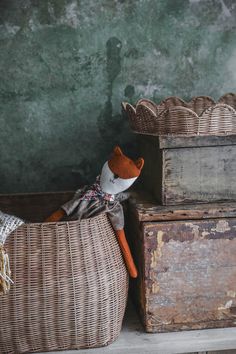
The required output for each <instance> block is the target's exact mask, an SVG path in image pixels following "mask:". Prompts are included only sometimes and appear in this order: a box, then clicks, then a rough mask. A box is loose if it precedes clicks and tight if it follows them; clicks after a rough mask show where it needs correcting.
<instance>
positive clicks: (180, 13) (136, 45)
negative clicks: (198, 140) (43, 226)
mask: <svg viewBox="0 0 236 354" xmlns="http://www.w3.org/2000/svg"><path fill="white" fill-rule="evenodd" d="M235 69H236V1H235V0H200V1H199V0H116V1H113V0H72V1H66V0H41V1H40V0H31V1H30V0H2V1H1V2H0V151H1V154H0V166H1V170H0V192H1V193H7V192H27V191H46V190H60V189H73V188H75V187H76V186H79V185H81V184H82V183H85V182H91V181H92V180H93V178H94V177H95V176H96V174H97V172H98V171H99V170H100V167H101V165H102V163H103V162H104V160H105V159H106V158H107V156H108V154H109V152H110V150H111V148H112V147H113V146H114V144H115V143H120V144H121V146H122V147H123V148H124V149H125V151H126V152H130V153H134V152H135V144H134V137H133V135H132V134H131V133H130V132H129V127H128V124H127V122H126V121H125V120H124V118H122V116H121V113H120V102H121V101H122V100H128V101H132V102H134V101H135V100H136V99H138V98H139V97H142V96H144V97H147V98H152V99H154V100H157V101H159V100H160V99H162V98H164V97H166V96H169V95H178V96H181V97H183V98H185V99H188V98H190V97H191V96H194V95H201V94H206V95H211V96H213V97H214V98H218V97H219V96H220V95H222V94H223V93H226V92H228V91H235V89H236V70H235Z"/></svg>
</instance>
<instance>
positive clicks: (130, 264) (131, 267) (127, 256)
mask: <svg viewBox="0 0 236 354" xmlns="http://www.w3.org/2000/svg"><path fill="white" fill-rule="evenodd" d="M115 232H116V236H117V239H118V242H119V245H120V248H121V251H122V254H123V257H124V260H125V264H126V267H127V269H128V272H129V275H130V276H131V278H137V276H138V272H137V268H136V266H135V264H134V260H133V257H132V254H131V252H130V248H129V245H128V242H127V240H126V237H125V232H124V230H123V229H122V230H115Z"/></svg>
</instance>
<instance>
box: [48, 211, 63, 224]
mask: <svg viewBox="0 0 236 354" xmlns="http://www.w3.org/2000/svg"><path fill="white" fill-rule="evenodd" d="M65 214H66V213H65V211H64V210H63V209H58V210H57V211H54V213H52V214H51V215H50V216H49V217H48V218H47V219H46V220H44V222H56V221H60V220H61V219H62V218H63V216H64V215H65Z"/></svg>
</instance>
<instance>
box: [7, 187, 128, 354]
mask: <svg viewBox="0 0 236 354" xmlns="http://www.w3.org/2000/svg"><path fill="white" fill-rule="evenodd" d="M69 197H70V196H69V195H68V194H65V193H57V194H38V195H18V196H0V209H1V210H3V211H5V212H8V213H12V214H13V213H14V214H16V215H18V216H20V217H25V218H26V219H28V220H32V221H34V222H36V223H30V224H25V225H22V226H20V227H19V228H18V229H17V230H16V231H14V232H13V233H12V234H11V235H10V237H9V238H8V239H7V241H6V248H7V251H8V254H9V257H10V262H11V268H12V272H13V279H14V283H15V284H14V286H12V288H11V290H10V292H9V293H8V294H6V295H3V296H1V297H0V353H1V354H19V353H26V352H37V351H40V352H41V351H51V350H62V349H64V350H65V349H78V348H92V347H99V346H104V345H107V344H109V343H111V342H113V341H114V340H115V339H116V338H117V337H118V335H119V333H120V330H121V325H122V320H123V316H124V311H125V307H126V301H127V292H128V274H127V271H126V267H125V265H124V262H123V258H122V255H121V252H120V248H119V246H118V243H117V240H116V236H115V234H114V231H113V229H112V227H111V225H110V222H109V221H108V219H107V216H106V215H105V214H102V215H99V216H97V217H94V218H91V219H86V220H82V221H81V222H78V221H70V222H58V223H41V222H39V221H40V220H43V219H44V218H45V217H46V216H47V215H50V213H51V212H52V211H53V210H55V209H56V208H58V206H60V205H61V204H62V203H64V202H65V201H66V200H68V199H69Z"/></svg>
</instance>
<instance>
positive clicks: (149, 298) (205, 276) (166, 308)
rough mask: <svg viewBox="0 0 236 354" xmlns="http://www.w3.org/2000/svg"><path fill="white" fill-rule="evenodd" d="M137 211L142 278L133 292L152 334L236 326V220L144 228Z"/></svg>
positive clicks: (133, 234) (133, 229)
mask: <svg viewBox="0 0 236 354" xmlns="http://www.w3.org/2000/svg"><path fill="white" fill-rule="evenodd" d="M162 208H163V209H164V208H165V207H162ZM134 209H135V205H134V204H131V206H130V208H129V223H128V229H129V232H128V234H129V237H130V243H131V245H132V248H133V252H134V254H136V255H137V253H136V252H137V251H138V254H139V257H136V261H137V262H138V267H139V270H140V274H139V278H138V280H137V281H136V282H133V285H132V292H133V294H135V295H134V298H135V299H136V301H137V303H138V308H140V307H141V308H142V311H141V318H142V320H143V324H144V326H145V329H146V331H148V332H165V331H176V330H187V329H200V328H217V327H225V326H235V324H236V256H235V255H236V232H235V227H236V217H231V218H227V219H226V218H220V219H219V218H218V219H217V218H212V217H211V216H210V215H209V218H208V219H202V220H199V219H198V220H179V221H175V220H173V219H172V220H169V221H160V220H158V221H155V220H153V221H146V222H142V221H141V227H140V226H138V225H140V220H139V219H138V215H140V214H138V213H135V212H134ZM189 212H190V211H189ZM154 216H155V215H154V214H153V215H152V217H153V218H154ZM157 216H158V212H157ZM134 225H136V226H134ZM138 234H139V236H138V237H137V235H138ZM138 240H142V241H141V242H140V241H138ZM140 292H142V297H140Z"/></svg>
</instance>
